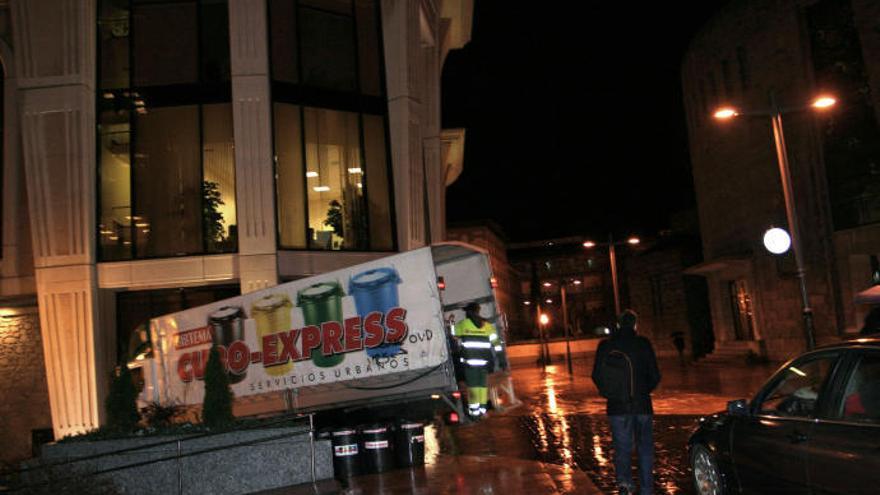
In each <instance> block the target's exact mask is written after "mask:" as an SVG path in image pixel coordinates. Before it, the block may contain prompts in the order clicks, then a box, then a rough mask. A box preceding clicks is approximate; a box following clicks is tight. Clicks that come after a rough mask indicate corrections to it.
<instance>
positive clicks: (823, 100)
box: [812, 96, 837, 109]
mask: <svg viewBox="0 0 880 495" xmlns="http://www.w3.org/2000/svg"><path fill="white" fill-rule="evenodd" d="M835 103H837V100H835V99H834V98H833V97H831V96H820V97H818V98H816V99H815V100H813V103H812V107H813V108H818V109H825V108H830V107H832V106H834V104H835Z"/></svg>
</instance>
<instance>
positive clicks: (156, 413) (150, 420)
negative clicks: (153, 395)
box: [141, 402, 182, 428]
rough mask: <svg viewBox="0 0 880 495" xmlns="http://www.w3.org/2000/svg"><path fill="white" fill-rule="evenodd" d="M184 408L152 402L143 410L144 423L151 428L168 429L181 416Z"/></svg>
mask: <svg viewBox="0 0 880 495" xmlns="http://www.w3.org/2000/svg"><path fill="white" fill-rule="evenodd" d="M181 410H182V408H181V407H180V406H179V405H178V404H167V405H163V404H162V403H161V402H150V403H149V404H148V405H147V407H145V408H143V409H142V410H141V414H142V415H143V417H144V422H146V423H147V426H148V427H150V428H168V427H169V426H171V425H172V423H174V418H176V417H177V416H179V415H180V413H181Z"/></svg>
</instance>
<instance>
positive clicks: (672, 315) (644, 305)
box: [626, 230, 714, 358]
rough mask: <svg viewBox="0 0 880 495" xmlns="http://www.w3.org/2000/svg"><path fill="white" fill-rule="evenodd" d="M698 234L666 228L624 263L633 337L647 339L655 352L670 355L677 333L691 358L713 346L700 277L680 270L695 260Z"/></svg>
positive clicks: (712, 335) (674, 351)
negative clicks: (632, 312)
mask: <svg viewBox="0 0 880 495" xmlns="http://www.w3.org/2000/svg"><path fill="white" fill-rule="evenodd" d="M699 242H700V241H699V236H698V235H696V234H689V233H688V232H687V231H680V230H667V231H664V232H662V233H661V235H660V236H658V238H656V239H654V240H652V241H651V242H650V243H647V245H646V246H645V247H644V249H641V250H639V252H637V253H635V254H634V255H633V256H632V257H631V258H630V259H629V261H628V263H627V272H626V277H627V280H628V286H629V299H630V307H631V308H632V309H634V310H635V311H636V312H637V313H638V315H639V329H638V330H639V335H644V336H646V337H648V338H649V339H651V342H652V343H653V345H654V349H655V350H656V351H657V353H658V354H675V353H676V349H675V346H674V343H673V335H674V334H675V333H676V332H681V333H682V336H683V338H684V341H685V353H686V355H687V356H690V357H693V358H700V357H702V356H705V355H706V354H709V353H711V352H712V351H713V348H714V334H713V332H712V322H711V316H710V314H709V304H708V297H707V292H708V290H707V285H706V281H705V279H704V278H702V277H700V276H697V275H688V274H686V273H685V268H686V267H689V266H692V265H694V264H697V263H698V262H700V259H701V256H700V245H699Z"/></svg>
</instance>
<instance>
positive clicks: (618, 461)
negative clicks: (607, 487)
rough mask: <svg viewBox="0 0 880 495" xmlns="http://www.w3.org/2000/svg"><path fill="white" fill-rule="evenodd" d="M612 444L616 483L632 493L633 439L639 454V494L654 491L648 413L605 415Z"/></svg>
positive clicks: (652, 441) (651, 419)
mask: <svg viewBox="0 0 880 495" xmlns="http://www.w3.org/2000/svg"><path fill="white" fill-rule="evenodd" d="M608 421H609V422H610V423H611V441H612V444H613V446H614V472H615V475H616V477H617V484H618V485H619V486H625V487H627V488H628V489H629V490H630V491H631V492H632V491H633V490H634V488H635V485H634V484H633V479H632V450H633V440H635V445H636V449H637V450H638V453H639V493H640V494H641V495H651V494H652V493H654V430H653V422H654V416H653V415H651V414H619V415H618V414H615V415H612V416H608Z"/></svg>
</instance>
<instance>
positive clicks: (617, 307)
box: [583, 234, 642, 316]
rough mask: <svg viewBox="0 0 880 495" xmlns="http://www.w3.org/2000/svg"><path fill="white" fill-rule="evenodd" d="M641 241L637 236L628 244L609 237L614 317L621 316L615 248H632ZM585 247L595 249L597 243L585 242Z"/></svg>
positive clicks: (631, 237)
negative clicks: (624, 246) (625, 245)
mask: <svg viewBox="0 0 880 495" xmlns="http://www.w3.org/2000/svg"><path fill="white" fill-rule="evenodd" d="M640 242H642V241H641V239H639V238H638V237H636V236H634V235H633V236H629V238H627V240H626V242H625V243H623V242H615V241H614V239H613V238H612V236H611V235H610V234H609V235H608V260H609V261H610V264H611V285H612V286H613V287H614V315H615V316H617V315H619V314H620V288H619V287H618V283H617V253H616V252H615V250H614V246H622V245H624V244H629V245H630V246H635V245H637V244H639V243H640ZM583 246H584V247H585V248H593V247H596V243H595V242H593V241H584V243H583Z"/></svg>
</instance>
